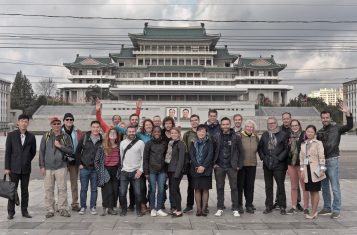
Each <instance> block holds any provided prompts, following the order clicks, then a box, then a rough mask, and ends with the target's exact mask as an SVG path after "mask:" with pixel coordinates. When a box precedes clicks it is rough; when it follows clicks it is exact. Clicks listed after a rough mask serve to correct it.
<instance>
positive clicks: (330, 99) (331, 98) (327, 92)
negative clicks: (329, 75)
mask: <svg viewBox="0 0 357 235" xmlns="http://www.w3.org/2000/svg"><path fill="white" fill-rule="evenodd" d="M309 97H311V98H322V99H323V100H324V101H325V103H326V104H327V105H336V104H337V103H338V101H339V100H343V89H342V88H320V90H318V91H312V92H311V93H310V95H309Z"/></svg>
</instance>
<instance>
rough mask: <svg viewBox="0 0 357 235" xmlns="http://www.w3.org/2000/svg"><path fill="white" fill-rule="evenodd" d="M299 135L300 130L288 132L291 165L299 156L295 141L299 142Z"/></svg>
mask: <svg viewBox="0 0 357 235" xmlns="http://www.w3.org/2000/svg"><path fill="white" fill-rule="evenodd" d="M300 135H301V131H298V132H296V133H293V132H292V133H291V134H290V140H291V146H290V156H291V165H295V164H296V160H297V159H298V157H299V152H298V147H297V143H298V142H299V138H300Z"/></svg>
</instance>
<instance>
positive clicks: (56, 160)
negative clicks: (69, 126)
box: [39, 117, 73, 218]
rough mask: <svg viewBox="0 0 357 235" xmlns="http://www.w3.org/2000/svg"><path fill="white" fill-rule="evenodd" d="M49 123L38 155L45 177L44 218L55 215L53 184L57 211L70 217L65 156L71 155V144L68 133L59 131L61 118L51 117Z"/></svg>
mask: <svg viewBox="0 0 357 235" xmlns="http://www.w3.org/2000/svg"><path fill="white" fill-rule="evenodd" d="M50 123H51V130H49V131H48V132H46V133H45V134H44V135H43V137H42V140H41V144H40V156H39V165H40V169H41V173H42V175H43V176H44V177H45V180H44V185H45V206H46V209H47V214H46V218H51V217H53V216H54V215H55V214H54V212H55V208H54V205H55V198H54V189H55V185H57V191H58V203H57V204H58V209H59V213H60V215H61V216H63V217H70V216H71V214H70V213H69V212H68V202H67V156H68V155H72V153H73V146H72V142H71V139H70V137H69V136H68V134H66V133H65V132H63V131H61V120H60V119H59V118H57V117H53V118H51V119H50Z"/></svg>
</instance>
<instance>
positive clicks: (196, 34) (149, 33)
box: [129, 24, 220, 47]
mask: <svg viewBox="0 0 357 235" xmlns="http://www.w3.org/2000/svg"><path fill="white" fill-rule="evenodd" d="M129 37H130V39H131V41H132V42H133V45H134V47H138V39H143V40H174V41H181V40H189V41H192V40H193V41H197V40H200V41H202V40H209V41H211V46H214V45H216V43H217V41H218V40H219V38H220V35H219V34H206V29H205V28H204V25H203V24H202V25H201V27H153V26H148V25H147V24H145V27H144V31H143V33H138V34H131V33H129Z"/></svg>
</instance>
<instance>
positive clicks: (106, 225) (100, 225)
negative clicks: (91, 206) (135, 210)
mask: <svg viewBox="0 0 357 235" xmlns="http://www.w3.org/2000/svg"><path fill="white" fill-rule="evenodd" d="M81 223H83V222H81ZM115 224H116V221H110V222H92V223H90V226H89V228H88V229H90V230H101V229H102V230H108V229H110V230H113V229H114V227H115Z"/></svg>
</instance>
